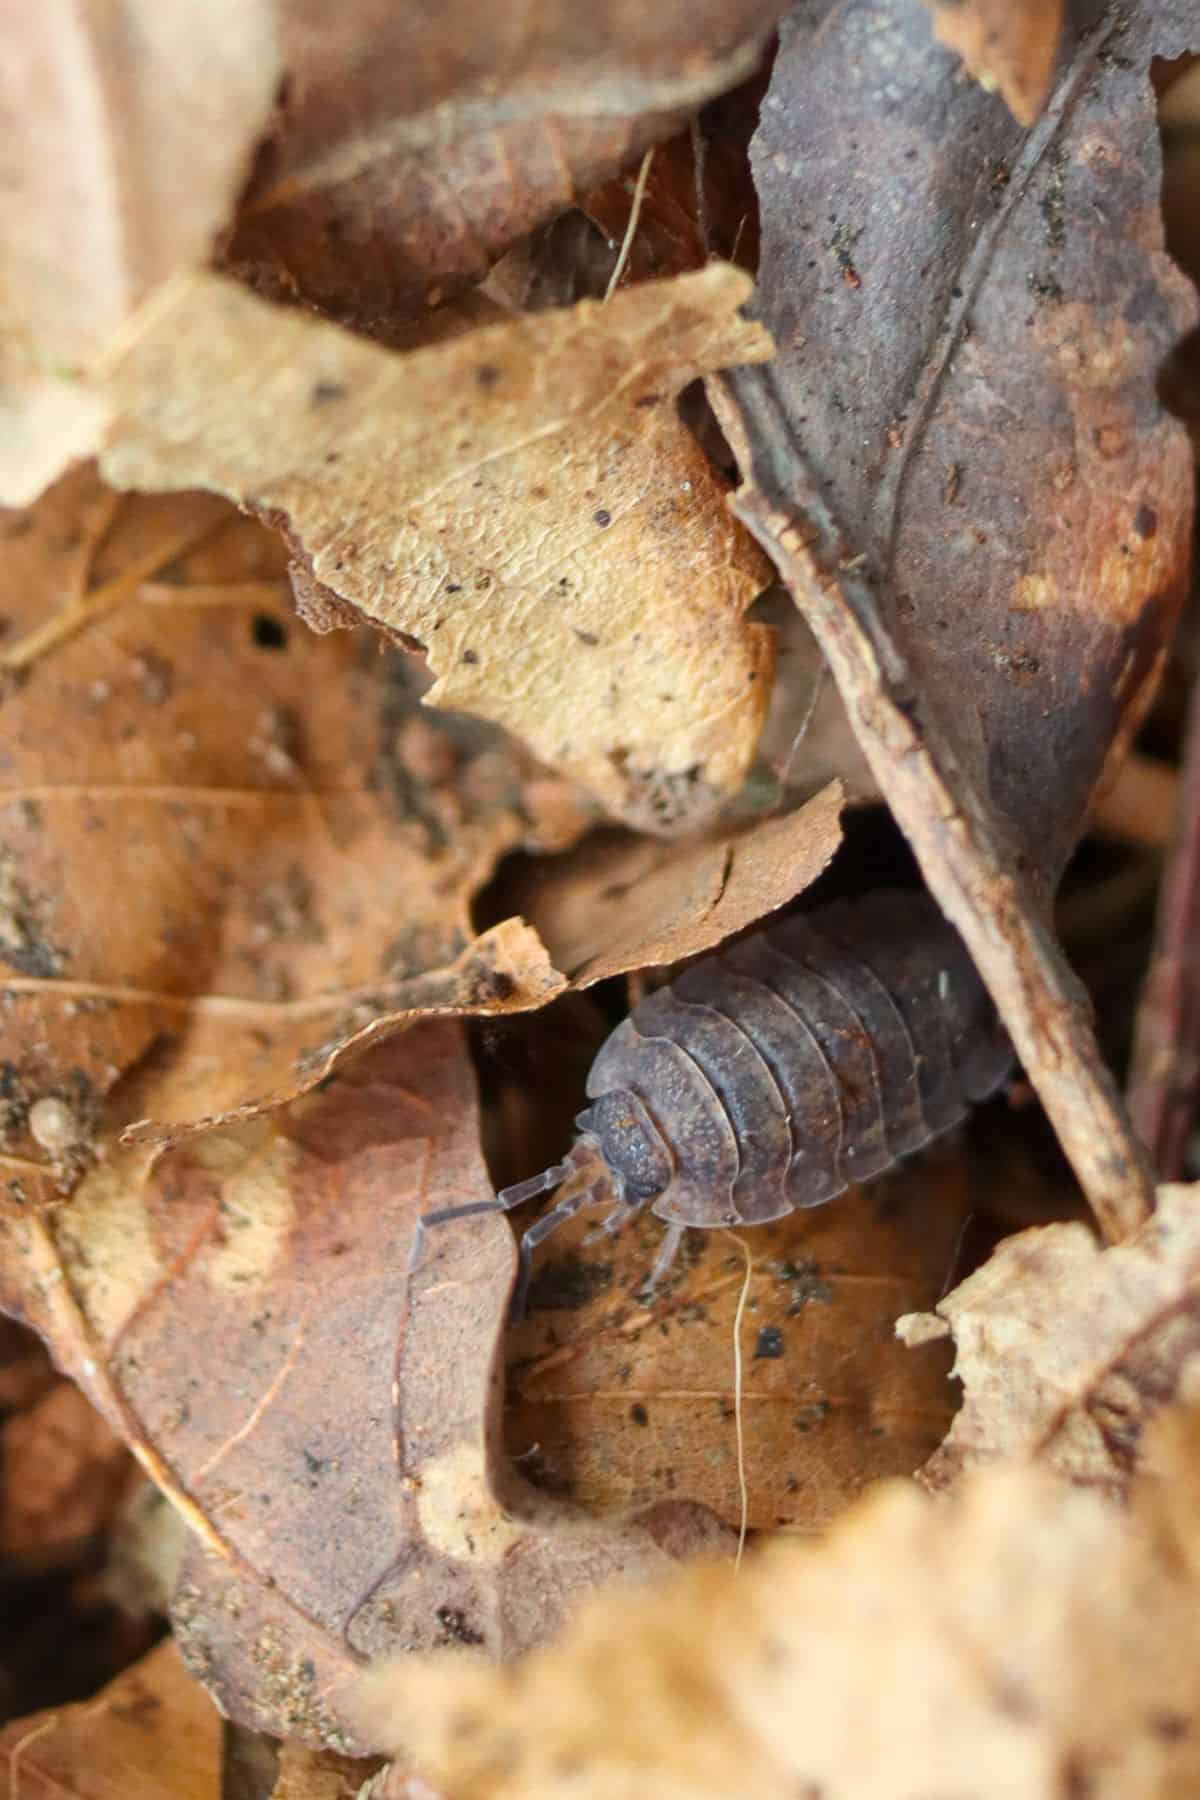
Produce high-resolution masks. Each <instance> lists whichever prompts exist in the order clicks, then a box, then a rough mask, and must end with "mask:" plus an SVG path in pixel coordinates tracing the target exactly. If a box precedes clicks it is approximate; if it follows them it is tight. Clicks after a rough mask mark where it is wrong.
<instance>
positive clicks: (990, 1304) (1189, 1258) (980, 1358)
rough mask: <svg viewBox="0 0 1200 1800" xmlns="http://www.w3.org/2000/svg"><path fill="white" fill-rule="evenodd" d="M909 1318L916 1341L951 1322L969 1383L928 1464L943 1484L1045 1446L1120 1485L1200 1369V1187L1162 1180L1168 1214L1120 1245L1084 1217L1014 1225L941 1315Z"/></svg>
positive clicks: (1070, 1472) (1054, 1458)
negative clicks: (1104, 1242) (1145, 1439)
mask: <svg viewBox="0 0 1200 1800" xmlns="http://www.w3.org/2000/svg"><path fill="white" fill-rule="evenodd" d="M939 1322H940V1326H939ZM898 1329H899V1330H900V1333H901V1335H902V1336H905V1337H907V1338H908V1340H909V1341H910V1342H911V1341H913V1340H914V1338H915V1340H916V1341H919V1342H925V1341H927V1340H928V1338H929V1336H930V1335H931V1334H932V1333H934V1332H937V1331H939V1330H940V1333H941V1334H942V1335H944V1334H945V1332H946V1331H947V1330H949V1332H950V1334H951V1335H952V1336H953V1338H954V1344H955V1350H956V1360H955V1365H954V1373H955V1374H956V1375H957V1376H958V1377H959V1379H960V1380H961V1381H962V1384H963V1387H964V1389H965V1396H964V1399H963V1404H962V1408H961V1410H960V1411H959V1413H958V1415H957V1417H956V1418H955V1421H954V1424H953V1426H952V1428H951V1431H950V1435H949V1436H948V1438H947V1439H946V1442H945V1443H944V1444H943V1445H942V1446H941V1448H940V1449H939V1450H937V1451H936V1452H935V1453H934V1455H933V1456H932V1457H931V1458H930V1460H929V1462H928V1464H927V1465H926V1467H925V1469H924V1471H923V1473H922V1478H923V1480H924V1481H925V1482H926V1484H927V1485H928V1486H929V1487H930V1488H931V1489H934V1490H936V1489H940V1488H944V1487H947V1486H949V1485H950V1484H951V1483H953V1482H955V1481H957V1480H958V1478H959V1476H960V1475H961V1474H962V1472H963V1471H964V1470H968V1469H973V1468H975V1467H977V1466H979V1465H980V1464H983V1463H987V1462H992V1461H995V1460H996V1459H997V1458H1000V1457H1009V1456H1035V1457H1037V1458H1038V1459H1039V1460H1040V1461H1044V1462H1047V1463H1049V1464H1051V1465H1052V1467H1053V1468H1055V1469H1056V1470H1058V1472H1059V1473H1060V1474H1063V1475H1067V1476H1069V1477H1070V1478H1071V1479H1072V1480H1073V1481H1078V1482H1082V1483H1086V1484H1087V1485H1088V1486H1091V1487H1098V1488H1101V1489H1103V1490H1104V1491H1105V1492H1106V1493H1111V1494H1113V1495H1120V1494H1122V1493H1123V1492H1124V1491H1125V1489H1126V1488H1127V1486H1128V1484H1129V1480H1130V1477H1131V1476H1132V1474H1133V1472H1134V1469H1135V1468H1136V1466H1137V1465H1138V1462H1139V1458H1140V1454H1141V1441H1142V1434H1143V1432H1144V1430H1145V1427H1146V1425H1147V1423H1148V1421H1149V1420H1150V1419H1152V1418H1153V1416H1154V1415H1155V1413H1157V1412H1158V1411H1159V1410H1160V1409H1161V1408H1162V1407H1163V1406H1165V1405H1167V1404H1169V1403H1170V1402H1171V1401H1172V1400H1175V1399H1178V1398H1180V1397H1184V1398H1188V1399H1190V1398H1192V1397H1194V1394H1195V1392H1196V1391H1197V1387H1196V1384H1197V1381H1198V1380H1200V1362H1198V1361H1197V1357H1198V1356H1200V1188H1194V1187H1166V1188H1162V1189H1161V1190H1160V1193H1159V1202H1158V1207H1157V1210H1156V1211H1155V1213H1154V1215H1153V1216H1152V1217H1151V1218H1150V1219H1148V1220H1147V1222H1146V1224H1145V1225H1143V1226H1142V1228H1141V1230H1140V1231H1138V1232H1137V1233H1136V1235H1135V1236H1134V1237H1132V1238H1130V1239H1129V1240H1128V1241H1127V1242H1126V1243H1124V1244H1118V1245H1116V1246H1115V1247H1114V1248H1112V1249H1108V1250H1102V1249H1101V1248H1100V1246H1099V1245H1098V1244H1097V1243H1096V1241H1095V1239H1094V1238H1093V1236H1092V1234H1091V1233H1090V1232H1089V1231H1088V1229H1087V1227H1086V1226H1085V1225H1078V1224H1071V1225H1046V1226H1043V1227H1042V1228H1041V1229H1039V1230H1035V1231H1025V1232H1021V1233H1020V1234H1019V1235H1018V1236H1016V1237H1011V1238H1006V1239H1005V1240H1004V1241H1003V1242H1002V1243H1001V1244H1000V1245H999V1246H998V1247H997V1248H996V1250H995V1251H994V1252H993V1254H992V1256H991V1258H990V1259H989V1261H988V1262H986V1263H984V1265H983V1267H982V1268H980V1269H977V1270H976V1271H975V1273H974V1274H973V1275H970V1276H968V1278H967V1280H966V1281H964V1282H963V1283H962V1285H961V1286H960V1287H957V1288H955V1290H954V1292H953V1293H951V1294H948V1295H947V1296H946V1298H945V1299H944V1300H942V1301H940V1302H939V1304H938V1307H937V1312H936V1316H935V1317H934V1318H932V1319H931V1318H929V1317H928V1316H925V1317H919V1318H917V1319H915V1320H901V1321H900V1325H899V1327H898Z"/></svg>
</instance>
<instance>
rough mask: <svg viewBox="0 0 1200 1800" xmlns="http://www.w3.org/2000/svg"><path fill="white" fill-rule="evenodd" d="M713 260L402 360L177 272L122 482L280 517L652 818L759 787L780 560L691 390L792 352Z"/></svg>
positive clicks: (631, 811)
mask: <svg viewBox="0 0 1200 1800" xmlns="http://www.w3.org/2000/svg"><path fill="white" fill-rule="evenodd" d="M748 293H749V281H748V279H747V277H746V276H744V275H742V274H741V273H740V272H738V271H736V270H733V269H729V268H725V267H717V266H714V267H713V268H711V269H706V270H703V271H701V272H700V273H698V274H695V275H691V276H685V277H681V278H680V279H679V280H678V281H674V282H664V283H661V284H655V285H653V286H649V287H644V288H641V289H637V290H634V291H632V292H629V293H626V294H621V295H617V296H616V297H615V298H614V299H613V301H612V303H611V304H610V305H608V306H606V307H603V308H600V307H596V306H594V305H591V304H581V305H580V306H578V307H575V308H573V309H571V310H569V311H565V312H559V313H553V314H542V315H540V316H539V317H537V318H531V319H514V320H511V321H509V322H508V323H506V324H503V325H498V326H492V327H489V328H487V329H484V330H481V331H477V332H473V333H470V334H469V335H467V336H466V337H463V338H460V339H458V340H456V341H455V342H452V343H448V344H442V345H437V346H433V347H431V348H429V349H426V350H419V351H415V352H413V353H412V354H410V355H405V356H401V355H398V354H396V353H393V352H390V351H387V350H383V349H381V348H379V347H378V346H377V345H373V344H369V343H366V342H363V341H362V340H361V339H358V338H354V337H351V336H350V335H349V334H348V333H346V332H344V331H342V330H340V329H339V328H337V327H336V326H332V325H326V324H322V323H319V322H318V321H316V320H314V319H312V318H310V317H307V316H305V315H303V314H301V313H298V312H290V311H283V310H281V309H278V308H275V307H271V306H268V305H266V303H265V302H263V301H261V300H258V299H256V298H255V297H254V296H253V295H251V294H248V293H246V292H245V291H244V290H243V289H241V288H239V287H237V286H236V285H235V284H233V283H232V282H229V281H225V280H222V279H221V278H220V277H217V276H202V277H196V278H195V279H193V280H189V281H180V282H177V283H175V284H173V285H172V287H171V289H170V291H169V292H168V293H166V294H164V295H163V296H161V297H160V299H159V301H158V302H157V304H156V305H154V306H153V307H151V308H150V309H148V311H147V313H146V314H145V315H144V316H143V318H142V320H141V322H140V325H139V327H138V329H137V331H136V332H135V333H134V334H133V336H132V337H131V339H130V341H129V342H128V344H127V346H126V348H125V350H124V352H123V354H122V355H120V356H119V357H118V358H117V360H116V362H115V364H114V366H113V368H112V372H111V378H110V380H109V382H108V384H107V386H106V392H107V395H108V398H109V400H110V402H111V404H112V405H113V407H114V409H115V412H116V418H115V422H114V426H113V431H112V435H111V440H110V448H109V450H108V451H107V453H106V456H105V464H104V466H105V470H106V473H107V474H108V475H109V477H110V478H111V479H113V480H114V481H116V482H117V483H119V484H120V485H123V486H138V487H151V488H179V487H194V486H199V487H210V488H214V489H216V490H218V491H220V492H222V493H226V494H228V495H230V496H231V497H234V498H236V499H238V500H239V501H241V502H242V503H244V504H247V505H252V506H253V507H254V508H255V509H256V510H259V511H261V512H264V513H267V514H269V515H271V516H272V517H273V518H274V517H283V518H286V520H287V521H288V523H289V530H290V532H291V533H292V534H293V536H294V537H295V539H296V540H298V541H299V543H300V544H301V545H302V546H303V549H304V551H305V553H306V554H307V556H308V558H309V560H310V562H311V567H312V573H313V575H314V577H315V578H316V580H317V581H318V582H319V583H321V584H322V586H323V587H325V588H327V589H329V590H331V591H332V592H333V593H334V594H336V595H338V596H339V597H340V598H341V599H342V600H345V601H349V602H352V603H353V605H354V606H355V607H357V608H358V609H359V610H360V611H361V612H362V613H363V614H365V615H366V616H367V617H368V618H370V619H373V620H375V621H376V622H377V623H379V624H381V625H383V626H384V627H385V629H387V630H388V631H389V632H390V633H393V634H400V635H402V636H404V637H405V638H407V639H412V638H415V639H417V640H419V641H420V643H421V644H423V645H424V646H425V647H426V650H427V654H428V658H429V666H430V668H431V669H432V670H433V672H434V674H435V675H436V676H437V678H438V679H437V681H436V683H435V685H434V687H433V688H432V689H431V691H430V693H429V695H428V696H427V698H428V699H429V701H430V703H431V704H433V705H440V706H453V707H456V708H459V709H461V710H463V711H466V712H470V713H474V714H476V715H478V716H481V717H484V718H488V719H491V720H493V721H495V722H496V723H497V724H500V725H503V726H504V727H505V729H506V730H508V731H510V732H512V733H514V734H515V735H516V736H517V737H519V738H521V739H523V740H524V741H525V742H526V743H528V744H529V745H530V746H531V748H532V749H533V750H534V751H535V753H536V754H537V755H538V756H540V757H541V758H542V760H543V761H544V762H547V763H549V764H550V765H551V766H553V767H555V768H557V769H559V770H561V771H564V772H566V773H568V774H569V775H570V776H571V777H572V779H575V780H578V781H581V782H582V783H583V784H584V785H585V786H586V787H588V788H590V789H591V791H592V792H593V793H595V794H596V795H597V797H598V798H599V799H600V800H602V801H603V803H604V804H605V805H606V806H607V807H608V808H609V809H610V810H611V811H612V812H614V813H616V814H617V815H618V816H620V817H623V818H625V819H626V820H628V821H629V822H630V823H632V824H634V825H635V826H637V827H639V828H645V829H651V830H661V831H671V830H681V829H691V830H694V829H696V828H697V827H698V826H699V825H701V824H703V823H704V821H705V820H706V818H707V817H708V816H710V815H711V813H712V812H713V810H714V808H715V806H716V805H717V804H718V803H719V801H720V800H721V798H722V797H723V796H725V795H727V794H728V793H729V792H730V791H732V790H733V789H734V788H736V786H737V784H738V782H739V781H740V779H741V776H742V774H743V772H744V771H745V768H746V766H747V764H748V762H749V760H750V757H751V755H752V754H753V750H754V744H755V741H756V739H757V736H758V731H759V728H760V726H761V723H762V719H763V714H764V712H765V709H766V705H767V700H768V697H769V690H770V673H771V654H770V639H769V634H767V633H766V632H764V631H763V630H762V629H761V628H760V627H756V626H752V625H746V624H745V623H744V622H743V619H742V614H743V612H744V611H745V609H746V607H747V606H748V605H749V603H750V601H751V600H752V598H753V596H754V594H755V593H756V592H757V590H758V589H759V588H760V587H761V586H762V585H763V583H764V581H765V579H766V574H767V569H766V564H765V563H764V562H763V560H762V558H761V556H760V554H759V552H758V551H757V550H756V549H755V548H754V546H753V545H752V543H751V541H750V540H749V538H748V537H747V536H746V535H745V534H744V533H743V532H742V530H741V528H740V527H739V526H737V525H736V524H735V523H734V522H733V521H732V520H731V519H730V517H729V513H728V510H727V508H726V505H725V495H724V490H723V487H722V485H721V483H720V481H719V479H718V477H717V476H716V475H715V474H714V473H713V472H712V470H711V468H710V466H709V464H708V462H707V460H706V459H705V457H704V455H703V453H702V452H701V451H700V449H699V448H698V446H697V445H696V443H695V441H694V439H693V438H692V437H691V435H690V433H689V432H688V431H687V430H686V428H685V427H684V426H683V425H682V424H681V423H680V421H679V419H678V417H677V415H676V412H675V408H674V405H673V396H674V395H675V393H676V392H677V391H678V389H679V388H680V387H681V386H682V385H683V383H684V382H685V381H687V380H689V379H690V378H691V377H692V376H693V375H695V374H696V373H697V372H699V371H701V370H707V369H713V368H716V367H719V366H721V365H723V364H726V363H730V362H743V361H745V360H747V359H755V358H761V357H762V356H764V355H767V354H769V345H768V341H767V339H766V337H765V335H764V334H763V333H762V331H761V330H759V329H758V328H757V327H752V326H747V325H746V324H745V323H744V322H743V321H742V320H741V319H740V318H739V317H738V314H737V308H738V306H739V305H740V304H741V303H742V302H743V301H744V300H745V299H746V297H747V295H748Z"/></svg>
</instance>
